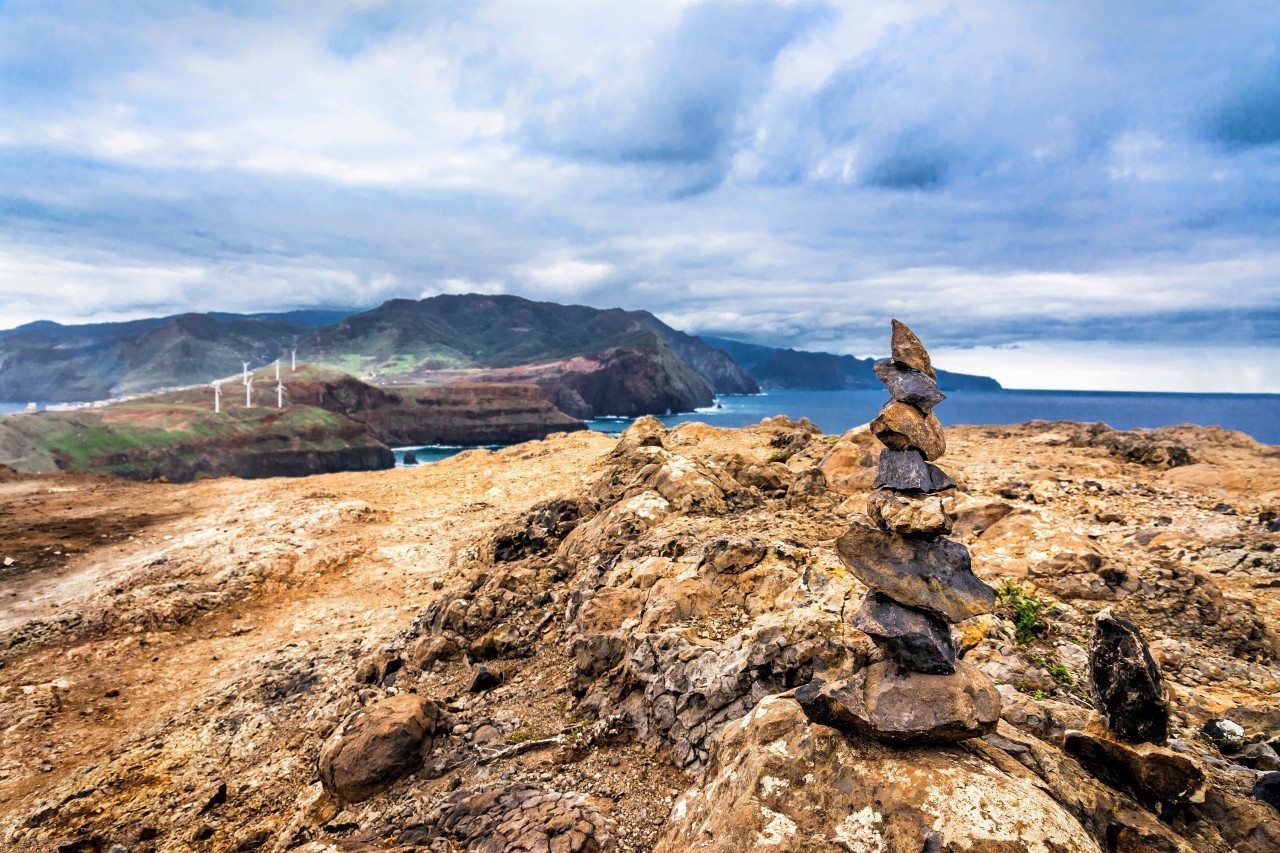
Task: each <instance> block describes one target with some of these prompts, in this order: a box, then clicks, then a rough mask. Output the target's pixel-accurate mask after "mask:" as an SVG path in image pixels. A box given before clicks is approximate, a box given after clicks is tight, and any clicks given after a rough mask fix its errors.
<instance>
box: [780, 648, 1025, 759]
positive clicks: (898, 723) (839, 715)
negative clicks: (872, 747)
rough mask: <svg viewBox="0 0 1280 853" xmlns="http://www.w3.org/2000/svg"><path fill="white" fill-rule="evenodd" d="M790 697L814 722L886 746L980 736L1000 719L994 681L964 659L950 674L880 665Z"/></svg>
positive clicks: (819, 683)
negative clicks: (794, 698)
mask: <svg viewBox="0 0 1280 853" xmlns="http://www.w3.org/2000/svg"><path fill="white" fill-rule="evenodd" d="M795 697H796V701H797V702H799V703H800V706H801V707H802V708H803V709H804V712H805V715H806V716H807V717H808V718H809V719H810V720H812V721H813V722H815V723H818V724H820V725H824V726H831V727H832V728H836V729H840V730H841V731H845V732H850V733H857V734H863V735H868V736H870V737H874V738H876V739H878V740H882V741H886V742H889V743H902V744H906V743H949V742H953V741H958V740H966V739H968V738H971V737H981V736H982V735H985V734H988V733H989V732H991V731H993V730H994V729H995V727H996V724H997V723H998V722H999V720H1000V694H999V693H998V692H997V691H996V687H995V683H994V682H992V680H991V679H990V678H989V677H988V676H987V675H986V674H985V673H983V672H982V671H981V670H979V669H978V668H977V667H975V666H973V665H972V664H970V663H967V662H965V661H959V662H958V664H957V667H956V671H955V672H954V673H952V674H950V675H926V674H924V673H920V672H906V671H904V670H902V669H900V668H899V667H898V665H897V664H895V663H893V662H891V661H881V662H880V663H877V664H872V665H871V666H869V667H867V668H866V669H862V670H859V671H858V672H856V673H854V674H853V676H852V677H850V678H849V679H848V680H842V681H833V682H830V683H826V682H823V681H822V680H821V679H814V680H813V681H811V682H809V683H808V684H806V685H805V686H803V687H801V688H799V689H798V690H796V692H795Z"/></svg>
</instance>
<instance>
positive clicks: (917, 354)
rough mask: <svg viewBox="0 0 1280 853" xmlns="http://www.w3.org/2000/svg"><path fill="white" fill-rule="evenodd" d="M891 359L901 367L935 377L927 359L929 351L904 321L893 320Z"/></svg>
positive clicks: (931, 377)
mask: <svg viewBox="0 0 1280 853" xmlns="http://www.w3.org/2000/svg"><path fill="white" fill-rule="evenodd" d="M890 347H891V351H892V355H893V360H894V361H896V362H898V364H901V365H902V366H903V367H909V368H911V369H912V370H918V371H920V372H921V373H923V374H924V375H926V376H928V377H929V378H930V379H937V378H938V374H936V373H934V372H933V365H932V363H930V361H929V351H928V350H926V349H925V348H924V344H922V343H920V339H919V338H917V337H916V333H915V332H913V331H911V330H910V329H908V328H907V326H906V324H905V323H900V322H898V321H897V320H894V321H893V339H892V342H891V344H890Z"/></svg>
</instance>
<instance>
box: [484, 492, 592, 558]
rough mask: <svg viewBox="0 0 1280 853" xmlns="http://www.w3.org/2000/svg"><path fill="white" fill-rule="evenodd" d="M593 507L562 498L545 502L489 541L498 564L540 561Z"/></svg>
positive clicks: (496, 533)
mask: <svg viewBox="0 0 1280 853" xmlns="http://www.w3.org/2000/svg"><path fill="white" fill-rule="evenodd" d="M593 510H594V507H593V506H592V505H591V503H590V502H589V501H586V500H577V499H573V498H559V499H556V500H551V501H545V502H543V503H540V504H538V505H537V506H535V507H533V508H532V509H530V510H529V511H528V512H526V513H525V514H524V515H523V516H521V517H520V518H518V519H516V520H515V521H513V522H511V523H509V524H504V525H503V526H502V527H500V528H498V530H497V531H496V532H495V533H494V534H493V538H492V539H491V540H490V542H491V545H490V552H491V554H492V559H493V561H494V562H495V563H506V562H511V561H513V560H520V559H523V558H525V557H540V556H544V555H546V554H548V553H550V552H552V551H554V550H555V549H556V548H557V547H558V546H559V545H560V542H561V540H563V539H564V537H565V536H568V535H569V532H570V531H572V530H573V529H574V528H575V527H577V526H578V523H579V522H580V521H582V520H583V518H585V517H587V516H588V515H590V513H591V512H592V511H593Z"/></svg>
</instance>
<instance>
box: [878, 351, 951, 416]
mask: <svg viewBox="0 0 1280 853" xmlns="http://www.w3.org/2000/svg"><path fill="white" fill-rule="evenodd" d="M871 369H872V370H873V371H875V374H876V377H877V378H879V380H880V381H881V382H883V383H884V387H885V388H888V389H889V396H891V397H893V399H895V400H897V401H898V402H899V403H907V404H909V405H912V406H915V407H916V408H917V409H919V410H920V411H922V412H926V413H927V412H928V411H929V410H930V409H932V408H933V407H934V406H936V405H938V404H939V403H941V402H942V401H943V400H945V399H947V395H946V394H943V393H942V391H940V390H939V389H938V383H937V382H935V381H934V380H932V379H930V378H929V377H928V376H925V375H924V374H923V373H920V372H919V371H917V370H908V369H906V368H904V367H903V366H902V365H900V364H898V363H897V362H896V361H894V360H893V359H891V358H884V359H881V360H880V361H877V362H876V363H875V364H874V365H873V366H872V368H871Z"/></svg>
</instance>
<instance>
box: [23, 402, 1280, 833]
mask: <svg viewBox="0 0 1280 853" xmlns="http://www.w3.org/2000/svg"><path fill="white" fill-rule="evenodd" d="M942 437H943V438H944V439H945V445H946V456H945V458H944V459H943V460H941V462H940V463H937V464H938V465H940V466H942V467H938V469H937V473H936V474H935V473H933V472H931V471H930V470H929V469H925V474H924V476H923V479H922V480H921V481H920V482H921V483H922V484H923V485H926V486H929V487H930V488H933V487H935V486H936V487H939V488H940V487H941V486H942V485H943V484H945V483H947V482H948V481H950V482H954V484H955V487H954V488H951V489H943V490H942V491H940V492H926V491H923V490H921V492H920V494H921V495H930V494H935V495H937V496H938V497H939V498H940V499H941V501H942V504H943V509H944V511H945V513H946V515H947V520H946V523H948V524H950V526H951V527H952V530H951V532H950V533H949V534H946V535H947V536H949V538H950V539H952V540H954V541H955V543H956V544H957V546H963V547H964V548H967V549H968V551H969V554H970V558H971V570H972V572H973V574H974V576H975V578H976V579H977V580H979V581H981V582H982V583H984V584H986V585H987V586H988V587H990V588H993V589H995V590H996V591H997V592H998V596H997V597H996V600H995V603H994V604H995V612H994V613H978V614H977V615H968V614H967V613H959V612H957V613H954V614H952V617H951V618H952V619H953V620H954V621H955V623H956V624H955V626H954V632H948V633H949V634H950V637H949V639H950V640H951V641H952V642H953V643H954V648H955V652H956V655H957V663H965V664H967V665H968V666H971V667H973V669H974V670H976V671H978V672H980V673H981V674H982V677H984V678H988V679H990V680H991V681H992V682H993V683H994V685H995V690H996V691H997V693H998V696H999V702H1000V710H999V719H998V720H996V721H995V722H994V728H991V729H989V730H988V727H986V726H984V727H983V728H984V731H985V732H986V733H985V734H982V735H981V736H980V737H971V738H967V739H964V740H961V741H959V742H958V743H952V744H938V743H929V742H926V743H910V744H906V745H900V744H895V743H882V742H881V741H880V740H879V739H878V738H877V737H876V736H875V735H874V733H867V732H863V731H856V730H855V731H844V730H841V729H839V728H833V727H831V726H828V725H825V724H821V723H818V722H814V721H813V720H812V719H811V718H810V716H808V715H806V713H805V704H804V701H802V700H803V699H804V698H805V697H804V696H803V690H804V688H805V687H806V686H807V685H810V684H813V683H814V681H815V679H820V680H822V681H823V682H825V683H834V682H836V681H838V680H840V679H849V678H851V677H855V676H858V675H861V676H862V677H863V678H864V679H866V678H868V677H869V676H870V675H871V674H872V673H873V672H876V671H877V670H875V667H876V666H877V665H879V663H880V662H883V661H886V660H890V659H899V658H898V657H890V656H899V655H900V654H901V653H900V651H899V650H898V649H896V648H895V647H894V644H893V642H891V641H892V639H893V633H892V632H890V631H886V630H882V629H881V628H880V627H876V624H878V623H879V622H882V621H883V618H882V614H880V613H879V611H878V609H877V608H878V607H879V605H878V603H877V602H878V599H877V598H876V596H875V593H876V589H873V588H872V587H871V586H868V584H867V583H865V582H864V581H863V580H862V579H860V577H859V574H858V571H857V570H856V569H854V568H853V567H850V566H847V565H846V561H845V559H842V556H843V557H846V558H847V556H848V554H847V553H844V554H842V550H843V551H844V552H848V551H849V548H848V547H847V544H848V543H847V540H846V547H844V548H843V549H842V548H841V546H840V544H839V543H840V541H841V537H842V536H844V535H846V534H847V533H848V531H850V530H851V529H853V528H854V525H861V526H863V527H866V529H868V530H870V529H872V528H874V527H875V525H876V524H884V525H887V526H888V527H889V528H890V529H892V527H893V526H894V525H895V524H899V525H901V524H903V523H904V522H902V521H897V522H895V519H899V518H901V516H900V515H899V514H898V513H899V508H897V507H894V506H891V501H892V500H893V499H894V496H893V495H884V496H882V499H877V500H873V501H872V505H873V506H876V507H878V509H873V510H872V512H871V513H870V514H868V513H867V510H868V508H869V506H868V501H869V498H871V496H872V494H873V493H874V491H875V490H876V487H877V479H878V478H880V477H881V466H880V459H881V450H882V448H881V445H880V441H879V439H877V437H876V434H875V433H874V432H873V431H872V430H871V429H870V428H867V427H864V428H861V429H858V430H853V431H851V432H850V433H848V434H846V435H844V436H824V435H822V434H821V433H820V431H819V430H817V429H816V428H814V427H812V425H809V424H807V423H806V422H803V421H801V422H792V421H789V420H787V419H785V418H775V419H769V420H767V421H765V422H763V423H762V424H760V425H758V426H756V427H751V428H746V429H735V430H719V429H713V428H711V427H707V426H705V425H700V424H683V425H681V426H679V427H675V428H672V429H665V428H663V427H662V425H661V424H660V423H658V422H657V421H654V420H652V419H644V420H641V421H640V422H638V423H637V424H636V425H635V426H633V427H632V428H631V429H630V430H628V431H627V432H626V433H625V434H624V435H623V436H622V437H621V438H619V439H616V440H615V439H612V438H610V437H608V436H605V435H602V434H599V433H589V432H579V433H574V434H564V435H557V436H551V437H549V438H547V439H546V440H543V441H537V442H531V443H528V444H523V445H517V446H514V447H510V448H505V449H503V450H500V451H497V452H493V453H489V452H485V451H469V452H466V453H463V454H461V455H459V456H458V457H454V458H452V459H449V460H446V461H444V462H441V463H438V464H436V465H432V466H426V467H424V468H420V469H414V470H400V471H387V472H378V473H370V474H335V475H328V476H322V477H317V478H310V479H307V480H302V481H288V480H269V481H256V482H247V481H239V480H219V481H213V482H205V483H197V484H191V485H186V486H163V485H157V484H141V483H126V482H121V481H111V480H100V479H97V478H87V477H83V478H74V477H67V476H66V475H61V476H55V477H50V478H29V477H10V478H7V479H5V480H4V482H0V489H2V490H3V493H4V496H5V506H6V507H7V509H8V514H7V515H6V516H0V532H2V533H3V534H4V540H5V541H6V543H8V547H9V549H10V550H11V551H12V552H13V553H12V554H10V555H7V556H8V557H9V558H10V559H12V560H13V563H12V565H9V566H7V567H6V568H5V569H4V570H3V571H2V572H0V595H2V596H7V598H5V599H4V600H7V601H10V602H12V603H11V605H10V606H9V608H8V610H7V613H8V614H9V616H8V617H7V618H6V620H5V621H4V623H3V626H2V630H3V633H2V634H0V648H2V649H3V651H2V652H0V661H2V662H3V664H4V665H3V667H0V731H2V732H3V734H2V735H0V737H2V738H3V740H2V741H0V743H2V745H3V750H2V753H3V755H4V763H3V764H2V765H0V802H3V803H4V805H3V806H0V839H3V842H4V844H5V845H8V846H10V847H12V848H13V849H24V850H26V849H30V850H50V851H53V850H97V851H99V853H107V851H110V850H112V848H113V845H119V846H120V847H122V848H124V849H125V850H128V851H129V853H149V851H178V850H182V851H186V850H197V851H206V850H207V851H214V850H217V851H223V850H226V851H231V850H239V851H252V850H263V851H285V850H298V851H305V853H335V852H336V851H342V853H348V851H385V850H394V851H398V853H408V851H410V850H414V851H426V850H430V851H437V850H439V851H444V850H454V849H459V850H461V849H471V850H527V851H533V850H548V851H549V850H561V849H564V850H600V851H605V850H628V851H640V850H662V851H677V850H681V851H683V850H692V849H697V850H726V851H728V850H827V849H829V850H833V851H834V850H848V849H869V850H875V849H880V850H890V851H899V850H903V851H905V850H910V851H912V853H915V851H921V850H940V851H941V850H966V849H991V850H1027V851H1033V850H1036V851H1042V850H1050V851H1053V850H1059V851H1060V850H1088V851H1098V850H1106V851H1119V850H1125V851H1135V850H1151V851H1169V850H1176V851H1192V850H1194V851H1223V852H1224V853H1225V851H1228V850H1238V851H1264V850H1273V849H1276V847H1277V845H1278V844H1280V812H1278V811H1277V810H1276V808H1275V807H1274V806H1273V805H1270V804H1268V802H1266V801H1264V798H1265V796H1266V792H1267V789H1266V787H1265V785H1264V784H1263V783H1264V782H1265V781H1266V779H1267V778H1268V777H1267V773H1270V772H1275V770H1274V769H1273V768H1274V767H1275V766H1280V765H1275V764H1274V762H1276V761H1277V759H1276V758H1273V757H1272V756H1273V754H1274V749H1273V748H1272V747H1271V746H1269V743H1270V742H1271V741H1274V740H1275V739H1276V738H1277V737H1280V662H1278V661H1277V655H1278V654H1280V644H1278V642H1280V641H1278V640H1277V636H1276V634H1275V632H1274V629H1273V628H1272V627H1271V626H1273V625H1275V624H1280V621H1278V620H1280V560H1278V558H1277V556H1276V548H1277V546H1278V545H1280V525H1277V524H1276V519H1277V512H1278V511H1280V465H1277V462H1278V461H1280V450H1277V448H1274V447H1269V446H1266V445H1259V444H1257V443H1256V442H1253V441H1252V440H1250V439H1248V438H1247V437H1245V436H1242V435H1240V434H1238V433H1228V432H1224V431H1221V430H1216V429H1199V428H1172V429H1167V430H1158V431H1134V432H1131V433H1114V432H1111V431H1107V430H1102V429H1099V428H1097V427H1091V426H1088V425H1077V424H1066V423H1057V424H1050V423H1033V424H1025V425H1021V426H1016V427H954V428H949V429H947V430H945V431H944V432H943V434H942ZM930 464H934V463H930ZM917 473H918V472H917ZM926 481H927V482H926ZM881 486H882V487H883V486H884V483H883V482H882V483H881ZM144 509H145V511H146V513H145V517H144V516H143V514H142V513H143V510H144ZM907 515H908V516H909V517H910V518H911V519H912V520H910V521H907V522H905V523H906V524H907V525H908V526H910V525H914V524H918V523H921V522H922V520H923V519H925V518H930V517H933V513H932V511H929V512H920V513H916V512H911V513H908V514H907ZM880 533H882V534H885V531H880ZM104 535H105V536H104ZM885 535H888V534H885ZM893 535H899V534H893ZM928 535H929V536H939V537H941V536H943V535H944V534H943V533H942V531H940V530H939V531H938V532H936V533H930V534H928ZM937 541H943V540H942V539H941V538H939V539H938V540H937ZM857 550H858V551H859V553H862V552H863V551H864V550H865V549H861V548H859V549H857ZM55 552H57V553H55ZM5 556H6V555H0V559H3V558H4V557H5ZM876 588H877V589H879V590H881V591H884V592H888V593H889V594H890V596H891V597H892V590H891V588H890V587H888V586H886V585H884V584H881V583H880V582H877V583H876ZM860 611H864V612H862V615H861V616H860V617H858V616H857V614H859V613H860ZM1106 611H1110V613H1113V614H1115V615H1116V616H1118V617H1121V618H1123V619H1124V620H1125V621H1126V622H1128V623H1130V624H1131V625H1132V626H1133V628H1134V630H1135V631H1137V632H1138V633H1139V635H1140V636H1141V638H1142V641H1143V642H1144V643H1145V644H1146V645H1147V646H1148V647H1149V655H1150V658H1151V660H1152V662H1153V663H1154V664H1155V665H1156V666H1158V668H1159V670H1160V672H1161V673H1162V679H1163V681H1162V682H1161V683H1162V685H1163V688H1164V690H1165V691H1166V695H1167V699H1168V703H1167V706H1168V730H1167V739H1166V741H1165V743H1166V744H1167V745H1164V746H1161V745H1159V744H1155V745H1152V744H1133V743H1128V742H1122V741H1121V739H1120V738H1119V737H1118V736H1117V735H1116V734H1114V729H1113V727H1111V726H1110V725H1109V722H1108V719H1107V718H1106V715H1105V714H1104V713H1102V712H1103V711H1104V710H1105V708H1104V707H1102V706H1100V705H1099V699H1100V697H1099V695H1098V694H1097V692H1096V690H1095V687H1096V685H1095V684H1094V682H1096V681H1098V680H1099V679H1097V678H1096V677H1095V676H1093V675H1092V672H1093V670H1092V669H1091V664H1090V661H1091V656H1093V655H1094V653H1093V651H1092V646H1091V644H1092V642H1093V641H1094V639H1095V638H1097V637H1100V636H1102V635H1101V634H1100V633H1099V630H1098V628H1097V625H1098V624H1100V622H1099V618H1101V619H1102V620H1104V621H1105V619H1107V618H1109V617H1108V615H1107V613H1106ZM930 612H932V611H930ZM859 624H861V625H862V626H863V627H862V628H859V627H858V626H859ZM867 629H870V632H869V631H868V630H867ZM935 629H936V626H935ZM925 633H926V634H928V633H929V632H928V631H926V632H925ZM935 639H937V642H935V643H934V644H933V646H932V652H934V653H937V652H939V651H941V652H942V655H941V657H942V661H941V662H939V661H937V660H933V662H932V664H921V666H939V667H943V668H945V665H947V664H948V663H949V661H948V659H947V656H946V651H947V648H946V643H945V641H942V640H941V639H940V636H935ZM878 643H879V644H878ZM909 645H911V647H912V648H917V647H918V644H916V643H915V642H914V641H913V642H912V643H911V644H909ZM926 648H929V647H928V646H926ZM917 677H919V678H947V677H949V676H946V675H945V674H941V675H936V676H932V675H918V676H917ZM1104 693H1105V691H1104ZM1224 721H1229V722H1230V723H1232V724H1234V725H1236V726H1238V727H1239V729H1240V735H1239V737H1238V738H1236V739H1235V740H1233V737H1234V729H1232V728H1230V727H1228V726H1227V725H1226V722H1224ZM1210 724H1215V725H1212V726H1211V725H1210ZM1206 726H1209V728H1208V729H1207V730H1206ZM1206 731H1209V732H1212V733H1214V734H1215V736H1218V735H1220V742H1219V741H1216V740H1214V739H1212V738H1211V737H1210V736H1209V735H1208V734H1206V733H1205V732H1206ZM1237 741H1238V742H1237ZM387 744H394V745H395V747H394V748H391V749H385V748H384V749H380V746H381V747H385V746H386V745H387ZM1117 745H1118V746H1117ZM380 756H381V757H380ZM1167 756H1173V758H1171V759H1169V758H1167ZM352 768H355V772H354V774H353V771H352ZM1103 768H1118V770H1112V771H1108V770H1105V769H1103ZM1125 768H1128V769H1127V770H1125ZM1178 773H1181V774H1182V775H1180V776H1179V775H1177V774H1178ZM1197 774H1198V775H1197ZM356 777H360V778H356ZM1153 780H1155V781H1153ZM1179 780H1181V782H1179ZM1179 784H1181V787H1178V786H1179ZM1260 785H1262V788H1260V789H1259V793H1258V794H1255V788H1258V786H1260ZM1260 797H1262V798H1260ZM117 853H119V851H117Z"/></svg>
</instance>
